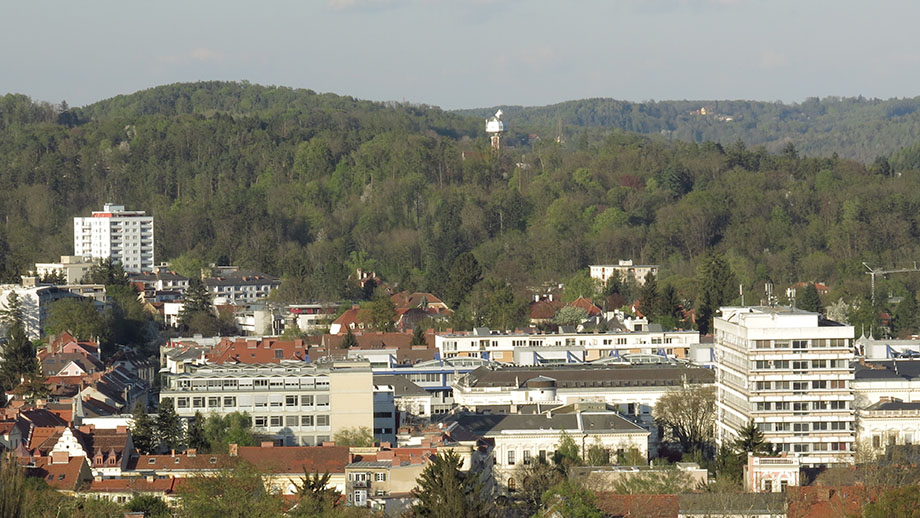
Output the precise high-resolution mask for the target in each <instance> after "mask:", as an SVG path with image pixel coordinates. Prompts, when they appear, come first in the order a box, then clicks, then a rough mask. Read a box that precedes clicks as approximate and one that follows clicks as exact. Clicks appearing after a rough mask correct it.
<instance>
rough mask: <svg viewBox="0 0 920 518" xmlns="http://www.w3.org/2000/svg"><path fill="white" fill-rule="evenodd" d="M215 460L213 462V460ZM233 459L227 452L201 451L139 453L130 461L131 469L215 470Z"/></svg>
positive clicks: (224, 466) (228, 464) (231, 462)
mask: <svg viewBox="0 0 920 518" xmlns="http://www.w3.org/2000/svg"><path fill="white" fill-rule="evenodd" d="M212 459H213V460H214V462H211V460H212ZM232 464H233V459H232V458H231V457H230V456H229V455H227V454H209V453H199V454H197V455H187V454H185V455H138V456H132V457H131V459H130V460H129V461H128V468H127V469H128V470H129V471H135V470H136V471H145V470H155V471H169V470H175V471H189V470H215V469H223V468H226V467H229V466H231V465H232Z"/></svg>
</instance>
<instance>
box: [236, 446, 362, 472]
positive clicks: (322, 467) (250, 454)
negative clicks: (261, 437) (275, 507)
mask: <svg viewBox="0 0 920 518" xmlns="http://www.w3.org/2000/svg"><path fill="white" fill-rule="evenodd" d="M348 457H349V455H348V446H278V447H275V446H272V447H261V446H241V447H239V458H241V459H244V460H246V461H248V462H250V463H252V464H253V465H255V466H256V467H257V468H259V469H260V470H262V471H265V472H269V473H303V472H304V469H306V470H307V472H310V473H325V472H327V471H328V472H329V473H345V465H346V464H348V460H349V458H348Z"/></svg>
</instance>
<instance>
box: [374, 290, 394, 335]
mask: <svg viewBox="0 0 920 518" xmlns="http://www.w3.org/2000/svg"><path fill="white" fill-rule="evenodd" d="M367 308H368V310H369V311H370V318H371V325H372V326H374V329H376V330H377V331H384V332H387V331H393V330H395V321H396V306H394V305H393V301H391V300H390V298H389V297H387V296H386V294H382V295H378V296H376V297H374V300H372V301H371V302H370V303H369V304H368V305H367Z"/></svg>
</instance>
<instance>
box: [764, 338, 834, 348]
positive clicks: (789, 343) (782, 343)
mask: <svg viewBox="0 0 920 518" xmlns="http://www.w3.org/2000/svg"><path fill="white" fill-rule="evenodd" d="M753 342H754V348H755V349H793V350H802V349H810V348H827V347H848V346H849V345H850V343H849V340H848V339H846V338H829V339H815V340H753Z"/></svg>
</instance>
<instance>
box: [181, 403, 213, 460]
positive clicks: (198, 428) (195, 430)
mask: <svg viewBox="0 0 920 518" xmlns="http://www.w3.org/2000/svg"><path fill="white" fill-rule="evenodd" d="M187 436H188V447H189V448H194V449H195V450H196V451H198V452H199V453H205V452H209V451H210V446H211V445H210V444H209V443H208V439H207V437H205V432H204V416H203V415H201V412H195V418H194V419H193V420H192V422H191V423H189V425H188V434H187Z"/></svg>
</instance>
